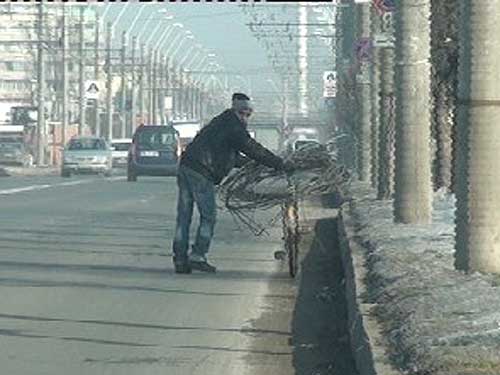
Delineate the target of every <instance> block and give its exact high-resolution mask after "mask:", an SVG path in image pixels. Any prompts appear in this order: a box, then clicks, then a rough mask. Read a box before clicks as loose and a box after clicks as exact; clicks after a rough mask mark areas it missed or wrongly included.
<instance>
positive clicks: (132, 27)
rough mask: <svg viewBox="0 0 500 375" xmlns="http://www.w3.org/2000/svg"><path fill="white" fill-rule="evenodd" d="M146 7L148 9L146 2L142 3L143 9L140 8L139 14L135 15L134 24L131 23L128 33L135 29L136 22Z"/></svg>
mask: <svg viewBox="0 0 500 375" xmlns="http://www.w3.org/2000/svg"><path fill="white" fill-rule="evenodd" d="M144 9H146V4H141V9H140V10H139V12H137V14H136V15H135V17H134V19H133V21H132V24H131V25H130V27H129V28H128V31H127V33H132V30H134V27H135V24H136V23H137V20H138V19H139V17H140V16H141V14H142V12H143V11H144Z"/></svg>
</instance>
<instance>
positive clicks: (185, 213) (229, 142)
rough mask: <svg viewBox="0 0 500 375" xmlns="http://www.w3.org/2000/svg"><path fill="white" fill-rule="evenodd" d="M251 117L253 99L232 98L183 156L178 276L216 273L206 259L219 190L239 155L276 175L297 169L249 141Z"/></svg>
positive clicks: (176, 255)
mask: <svg viewBox="0 0 500 375" xmlns="http://www.w3.org/2000/svg"><path fill="white" fill-rule="evenodd" d="M251 114H252V106H251V104H250V98H249V97H248V96H246V95H245V94H241V93H235V94H233V97H232V107H231V108H230V109H227V110H225V111H224V112H222V113H221V114H220V115H218V116H216V117H214V118H213V119H212V121H210V123H209V124H208V125H207V126H205V127H204V128H203V129H202V130H201V131H200V132H199V133H198V135H196V137H195V138H194V139H193V141H192V142H191V143H190V144H189V145H188V146H187V147H186V150H185V151H184V152H183V154H182V156H181V161H180V165H179V169H178V173H177V185H178V187H179V196H178V202H177V223H176V230H175V238H174V242H173V252H174V266H175V272H176V273H191V270H192V269H196V270H199V271H204V272H215V271H216V268H215V267H214V266H213V265H211V264H209V263H208V261H207V257H206V255H207V252H208V249H209V247H210V242H211V240H212V237H213V232H214V226H215V218H216V204H215V186H216V185H217V184H219V183H220V182H221V181H222V179H223V178H224V177H225V176H226V175H227V174H228V173H229V172H230V171H231V169H232V168H233V167H234V166H235V163H236V161H237V159H238V158H239V157H240V156H241V155H240V152H241V153H243V154H245V155H246V156H247V157H249V158H251V159H254V160H256V161H257V162H260V163H262V164H264V165H267V166H269V167H272V168H275V169H277V170H291V169H292V168H293V166H291V165H290V163H284V162H283V160H282V159H281V158H280V157H278V156H276V155H274V154H273V153H272V152H271V151H269V150H267V149H266V148H265V147H264V146H262V145H261V144H259V143H258V142H256V141H255V140H254V139H252V138H251V137H250V134H249V133H248V131H247V129H246V128H247V124H248V119H249V117H250V115H251ZM194 203H196V206H197V208H198V211H199V213H200V225H199V227H198V231H197V233H196V239H195V242H194V244H193V247H192V252H191V254H190V255H189V256H188V248H189V227H190V225H191V218H192V215H193V205H194Z"/></svg>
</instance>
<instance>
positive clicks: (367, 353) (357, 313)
mask: <svg viewBox="0 0 500 375" xmlns="http://www.w3.org/2000/svg"><path fill="white" fill-rule="evenodd" d="M348 211H349V204H348V203H346V204H344V205H343V206H342V208H341V210H340V211H339V217H338V227H337V232H338V236H339V244H340V251H341V257H342V264H343V267H344V272H345V288H346V299H347V310H348V311H347V313H348V322H349V327H350V329H349V335H350V339H351V350H352V354H353V357H354V360H355V362H356V368H357V369H358V372H359V375H402V373H401V372H399V371H398V370H397V369H395V368H394V367H393V366H392V365H391V362H390V360H389V356H388V350H387V347H386V345H385V343H384V339H383V335H382V327H381V326H380V324H379V323H378V322H377V319H376V317H375V315H374V313H373V310H374V307H375V306H376V305H375V304H371V303H367V302H366V297H365V294H366V289H367V288H366V283H365V279H366V268H365V266H364V263H365V258H364V251H363V248H362V247H361V246H360V245H359V244H358V243H357V242H356V240H355V229H354V228H355V225H354V224H355V223H354V220H353V219H352V217H351V216H350V215H349V213H348Z"/></svg>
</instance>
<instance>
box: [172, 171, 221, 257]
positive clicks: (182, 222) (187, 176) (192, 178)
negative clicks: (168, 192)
mask: <svg viewBox="0 0 500 375" xmlns="http://www.w3.org/2000/svg"><path fill="white" fill-rule="evenodd" d="M177 185H178V187H179V193H178V194H179V197H178V201H177V224H176V229H175V238H174V244H173V250H174V256H175V260H176V261H179V262H183V261H185V260H187V256H188V249H189V227H190V226H191V219H192V217H193V206H194V203H196V206H197V207H198V212H199V213H200V225H199V226H198V231H197V233H196V239H195V242H194V245H193V251H192V253H193V255H199V256H202V257H205V254H206V253H207V252H208V248H209V246H210V242H211V240H212V237H213V234H214V227H215V218H216V204H215V186H214V184H213V182H211V181H210V180H208V179H207V178H206V177H204V176H202V175H201V174H199V173H197V172H195V171H193V170H192V169H190V168H187V167H185V166H182V165H180V166H179V169H178V172H177Z"/></svg>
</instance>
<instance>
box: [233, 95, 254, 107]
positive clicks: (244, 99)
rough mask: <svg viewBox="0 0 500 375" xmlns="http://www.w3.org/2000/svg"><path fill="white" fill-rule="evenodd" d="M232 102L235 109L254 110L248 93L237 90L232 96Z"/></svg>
mask: <svg viewBox="0 0 500 375" xmlns="http://www.w3.org/2000/svg"><path fill="white" fill-rule="evenodd" d="M232 102H233V103H232V104H233V109H234V110H235V111H253V107H252V104H251V103H250V98H249V97H248V95H245V94H243V93H241V92H235V93H234V94H233V96H232Z"/></svg>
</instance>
